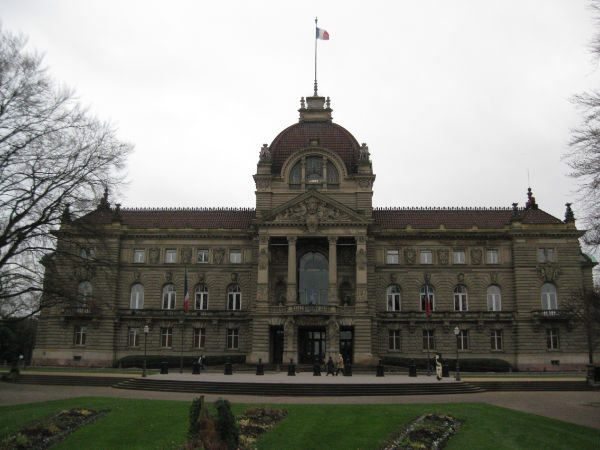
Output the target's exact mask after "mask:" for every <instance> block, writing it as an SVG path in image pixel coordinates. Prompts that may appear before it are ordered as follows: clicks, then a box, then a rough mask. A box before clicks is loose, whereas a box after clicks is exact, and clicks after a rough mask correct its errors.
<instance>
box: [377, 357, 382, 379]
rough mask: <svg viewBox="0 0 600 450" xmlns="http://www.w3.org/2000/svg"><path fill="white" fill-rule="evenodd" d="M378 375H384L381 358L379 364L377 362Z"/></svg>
mask: <svg viewBox="0 0 600 450" xmlns="http://www.w3.org/2000/svg"><path fill="white" fill-rule="evenodd" d="M376 376H378V377H382V376H383V362H382V361H381V359H380V360H379V364H377V375H376Z"/></svg>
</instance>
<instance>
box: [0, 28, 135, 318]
mask: <svg viewBox="0 0 600 450" xmlns="http://www.w3.org/2000/svg"><path fill="white" fill-rule="evenodd" d="M25 44H26V39H25V38H23V37H21V36H15V35H12V34H10V33H8V32H6V31H4V30H2V29H0V318H4V319H6V318H10V317H24V316H27V315H31V314H34V313H35V312H37V311H39V309H40V308H43V307H44V306H48V305H51V304H52V302H53V301H56V300H57V299H59V298H60V294H61V293H60V289H59V286H51V283H49V282H46V285H45V284H44V267H43V264H42V261H44V262H45V263H46V265H49V263H50V262H51V259H52V257H51V255H52V254H53V252H55V251H56V237H55V235H54V234H53V230H55V229H57V228H58V227H59V226H60V223H61V220H62V221H64V220H69V219H70V217H69V216H71V215H72V216H73V217H79V216H81V215H83V214H85V213H86V212H88V211H90V210H91V209H92V208H93V206H95V205H96V203H97V202H98V199H99V198H100V197H101V195H102V193H103V192H104V191H105V190H106V189H107V188H108V187H111V188H114V187H117V186H118V185H119V184H120V182H121V181H122V176H121V171H122V169H123V165H124V163H125V159H126V157H127V155H128V153H129V152H130V151H131V149H132V147H131V145H129V144H126V143H123V142H120V141H119V140H118V139H117V137H116V132H115V130H114V128H113V127H111V126H110V125H109V124H107V123H103V122H100V121H98V120H97V119H95V118H93V117H90V115H89V114H88V113H87V112H86V111H85V110H84V109H82V108H81V106H80V105H79V104H78V102H77V101H76V100H75V99H74V97H73V93H72V92H71V91H70V90H67V89H64V88H62V89H60V88H57V87H56V86H55V84H54V83H53V82H52V80H51V79H50V77H49V76H48V74H47V71H46V69H45V68H44V67H43V66H42V58H41V57H40V56H39V55H38V54H36V53H33V52H28V51H26V50H25V48H24V47H25Z"/></svg>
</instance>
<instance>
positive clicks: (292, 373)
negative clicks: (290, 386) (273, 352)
mask: <svg viewBox="0 0 600 450" xmlns="http://www.w3.org/2000/svg"><path fill="white" fill-rule="evenodd" d="M294 376H296V364H294V358H292V359H290V365H289V366H288V377H294Z"/></svg>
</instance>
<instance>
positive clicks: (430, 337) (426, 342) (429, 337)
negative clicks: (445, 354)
mask: <svg viewBox="0 0 600 450" xmlns="http://www.w3.org/2000/svg"><path fill="white" fill-rule="evenodd" d="M423 350H435V335H434V330H423Z"/></svg>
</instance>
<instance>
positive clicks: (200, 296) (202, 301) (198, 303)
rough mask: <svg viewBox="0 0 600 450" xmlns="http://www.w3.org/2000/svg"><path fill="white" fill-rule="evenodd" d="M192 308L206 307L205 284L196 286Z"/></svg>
mask: <svg viewBox="0 0 600 450" xmlns="http://www.w3.org/2000/svg"><path fill="white" fill-rule="evenodd" d="M194 309H197V310H201V309H208V288H207V287H206V285H205V284H199V285H198V286H196V293H195V302H194Z"/></svg>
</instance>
